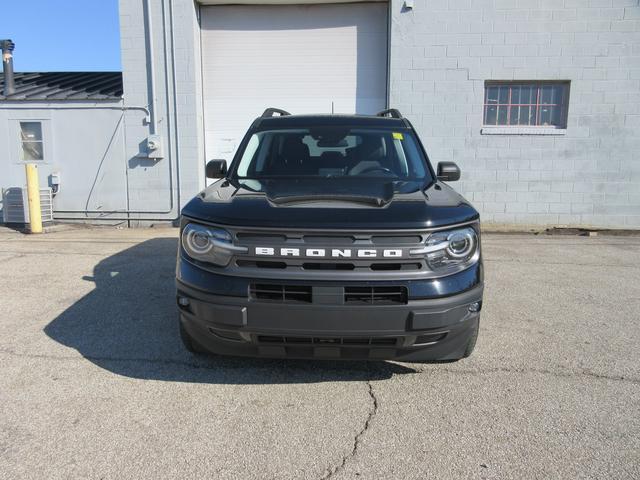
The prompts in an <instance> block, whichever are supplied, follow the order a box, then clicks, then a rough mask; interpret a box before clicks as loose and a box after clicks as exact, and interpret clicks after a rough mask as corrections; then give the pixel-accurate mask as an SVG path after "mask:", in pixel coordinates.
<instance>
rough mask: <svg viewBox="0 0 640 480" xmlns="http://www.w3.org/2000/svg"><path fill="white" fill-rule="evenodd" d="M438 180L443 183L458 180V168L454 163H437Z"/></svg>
mask: <svg viewBox="0 0 640 480" xmlns="http://www.w3.org/2000/svg"><path fill="white" fill-rule="evenodd" d="M438 180H442V181H443V182H455V181H456V180H460V168H459V167H458V165H456V164H455V163H454V162H439V163H438Z"/></svg>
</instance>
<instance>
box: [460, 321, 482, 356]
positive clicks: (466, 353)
mask: <svg viewBox="0 0 640 480" xmlns="http://www.w3.org/2000/svg"><path fill="white" fill-rule="evenodd" d="M478 330H480V320H478V323H477V325H476V328H474V330H473V333H472V334H471V337H470V338H469V342H467V348H466V349H465V351H464V353H463V354H462V358H467V357H469V356H470V355H471V354H472V353H473V350H474V349H475V348H476V342H477V341H478Z"/></svg>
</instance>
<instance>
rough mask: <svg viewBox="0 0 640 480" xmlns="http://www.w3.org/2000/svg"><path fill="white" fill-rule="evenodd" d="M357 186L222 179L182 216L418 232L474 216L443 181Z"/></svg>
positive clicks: (256, 223)
mask: <svg viewBox="0 0 640 480" xmlns="http://www.w3.org/2000/svg"><path fill="white" fill-rule="evenodd" d="M423 187H424V185H422V184H421V183H419V182H390V181H385V180H372V181H370V182H362V180H359V181H358V183H357V185H356V184H355V183H350V182H343V181H340V182H338V181H336V182H327V181H324V180H323V184H322V189H321V190H322V191H321V192H319V191H318V190H319V189H318V181H317V180H315V181H304V180H294V179H290V180H286V181H283V180H280V181H261V182H259V181H256V180H244V181H242V183H240V184H238V183H235V182H233V183H232V182H230V181H228V180H227V179H221V180H219V181H217V182H216V183H214V184H212V185H210V186H209V187H207V188H206V189H205V190H203V191H202V192H200V193H199V194H198V195H196V196H195V198H193V199H192V200H191V201H190V202H189V203H188V204H187V205H186V206H185V207H184V209H183V210H182V214H183V215H184V216H187V217H191V218H193V219H196V220H201V221H203V222H209V223H216V224H224V225H236V226H248V227H279V228H309V229H315V228H318V229H324V228H326V229H362V230H368V229H390V228H397V229H422V228H433V227H441V226H446V225H452V224H457V223H463V222H468V221H471V220H475V219H477V218H478V212H477V211H476V210H475V209H474V208H473V207H472V206H471V205H470V204H469V203H468V202H467V201H466V200H465V199H464V198H463V197H462V196H461V195H460V194H458V193H457V192H456V191H455V190H453V189H452V188H451V187H449V186H448V185H446V184H444V183H441V182H433V183H432V184H430V185H428V186H427V187H426V188H423Z"/></svg>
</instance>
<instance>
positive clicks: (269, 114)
mask: <svg viewBox="0 0 640 480" xmlns="http://www.w3.org/2000/svg"><path fill="white" fill-rule="evenodd" d="M274 113H277V114H279V115H280V116H281V117H284V116H285V115H291V114H290V113H289V112H287V111H286V110H280V109H279V108H267V109H266V110H265V111H264V112H262V115H261V117H262V118H265V117H273V114H274Z"/></svg>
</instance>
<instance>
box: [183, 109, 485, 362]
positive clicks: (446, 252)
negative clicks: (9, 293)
mask: <svg viewBox="0 0 640 480" xmlns="http://www.w3.org/2000/svg"><path fill="white" fill-rule="evenodd" d="M206 175H207V177H208V178H215V179H218V180H217V181H216V182H215V183H213V184H212V185H210V186H209V187H207V188H206V189H204V190H203V191H202V192H200V193H199V194H198V195H197V196H196V197H195V198H193V199H192V200H191V201H190V202H189V203H188V204H187V205H186V206H185V207H184V209H183V211H182V219H181V225H180V247H179V251H178V260H177V272H176V277H177V278H176V282H177V303H178V308H179V316H180V322H179V325H180V333H181V337H182V340H183V343H184V345H185V347H186V348H187V349H188V350H190V351H192V352H213V353H219V354H229V355H250V356H266V357H291V358H332V359H398V360H403V361H440V360H458V359H460V358H464V357H467V356H469V355H470V354H471V352H472V351H473V349H474V346H475V343H476V338H477V336H478V325H479V319H480V310H481V307H482V291H483V267H482V259H481V255H480V228H479V215H478V212H477V211H476V210H475V209H474V208H473V207H472V206H471V205H470V204H469V203H468V202H467V201H466V200H465V199H464V198H463V197H461V196H460V195H459V194H458V193H456V192H455V191H454V190H453V189H452V188H451V187H449V186H448V185H447V183H445V182H450V181H455V180H458V179H459V177H460V170H459V169H458V167H457V166H456V164H455V163H452V162H441V163H439V164H438V166H437V172H434V170H433V168H432V166H431V164H430V163H429V159H428V157H427V154H426V152H425V149H424V147H423V145H422V143H421V142H420V140H419V138H418V136H417V135H416V132H415V131H414V129H413V127H412V125H411V123H410V122H409V121H408V120H406V119H405V118H403V117H402V115H401V114H400V112H398V111H397V110H395V109H390V110H385V111H383V112H380V113H379V114H377V115H375V116H359V115H350V116H346V115H290V114H289V113H287V112H285V111H283V110H279V109H273V108H270V109H267V110H266V111H265V112H264V114H263V115H262V116H261V117H260V118H258V119H256V120H255V121H254V122H253V124H252V125H251V127H250V128H249V131H248V132H247V134H246V136H245V137H244V139H243V140H242V142H241V144H240V146H239V148H238V150H237V152H236V154H235V157H234V158H233V161H232V162H231V164H230V166H229V168H228V169H227V164H226V162H225V161H224V160H212V161H210V162H209V163H208V164H207V165H206Z"/></svg>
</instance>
